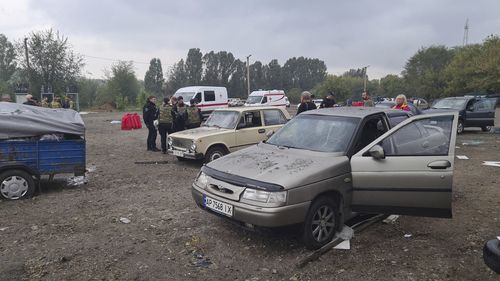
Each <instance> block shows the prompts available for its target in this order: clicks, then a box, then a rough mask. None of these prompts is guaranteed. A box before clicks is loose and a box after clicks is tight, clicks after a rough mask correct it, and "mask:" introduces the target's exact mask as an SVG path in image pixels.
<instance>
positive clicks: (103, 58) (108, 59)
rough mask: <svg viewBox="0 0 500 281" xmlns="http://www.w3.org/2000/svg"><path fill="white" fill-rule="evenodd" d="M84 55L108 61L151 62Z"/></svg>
mask: <svg viewBox="0 0 500 281" xmlns="http://www.w3.org/2000/svg"><path fill="white" fill-rule="evenodd" d="M82 56H84V57H86V58H91V59H98V60H106V61H114V62H118V61H131V62H133V63H137V64H149V62H143V61H135V60H122V59H114V58H105V57H97V56H90V55H85V54H82Z"/></svg>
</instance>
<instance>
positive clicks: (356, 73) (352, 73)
mask: <svg viewBox="0 0 500 281" xmlns="http://www.w3.org/2000/svg"><path fill="white" fill-rule="evenodd" d="M365 74H366V68H364V67H363V68H357V69H349V71H346V72H344V74H343V76H349V77H358V78H364V77H365Z"/></svg>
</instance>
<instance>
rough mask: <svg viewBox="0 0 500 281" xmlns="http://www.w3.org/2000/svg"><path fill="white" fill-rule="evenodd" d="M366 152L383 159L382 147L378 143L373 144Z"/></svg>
mask: <svg viewBox="0 0 500 281" xmlns="http://www.w3.org/2000/svg"><path fill="white" fill-rule="evenodd" d="M368 152H369V153H370V155H371V156H372V157H373V158H375V159H385V153H384V148H382V147H381V146H380V145H378V144H376V145H375V146H373V147H372V148H370V150H368Z"/></svg>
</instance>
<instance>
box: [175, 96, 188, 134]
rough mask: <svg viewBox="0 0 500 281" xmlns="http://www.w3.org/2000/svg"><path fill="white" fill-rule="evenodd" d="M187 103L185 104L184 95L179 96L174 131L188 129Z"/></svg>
mask: <svg viewBox="0 0 500 281" xmlns="http://www.w3.org/2000/svg"><path fill="white" fill-rule="evenodd" d="M186 108H187V107H186V104H184V98H183V97H182V96H179V97H177V104H176V105H174V114H175V119H174V132H180V131H184V130H185V129H186V120H187V111H186Z"/></svg>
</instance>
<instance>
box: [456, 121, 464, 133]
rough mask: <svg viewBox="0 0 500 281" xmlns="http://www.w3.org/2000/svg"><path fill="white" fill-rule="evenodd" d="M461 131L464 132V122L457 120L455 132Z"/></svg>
mask: <svg viewBox="0 0 500 281" xmlns="http://www.w3.org/2000/svg"><path fill="white" fill-rule="evenodd" d="M463 132H464V122H463V121H462V120H458V124H457V134H461V133H463Z"/></svg>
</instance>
